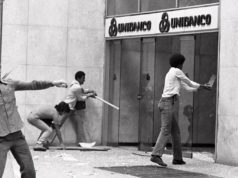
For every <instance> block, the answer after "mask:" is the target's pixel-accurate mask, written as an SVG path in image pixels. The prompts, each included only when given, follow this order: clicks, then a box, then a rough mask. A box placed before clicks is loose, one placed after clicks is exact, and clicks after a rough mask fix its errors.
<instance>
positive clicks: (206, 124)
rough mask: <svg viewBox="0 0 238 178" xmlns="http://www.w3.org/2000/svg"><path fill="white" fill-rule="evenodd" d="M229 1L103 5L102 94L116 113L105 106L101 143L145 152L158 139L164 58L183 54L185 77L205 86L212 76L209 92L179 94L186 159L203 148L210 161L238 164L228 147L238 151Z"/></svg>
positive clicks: (166, 66)
mask: <svg viewBox="0 0 238 178" xmlns="http://www.w3.org/2000/svg"><path fill="white" fill-rule="evenodd" d="M232 3H236V2H235V1H229V2H227V1H224V2H223V1H218V0H207V1H184V0H174V1H153V0H149V1H145V0H134V1H133V3H132V2H125V1H116V0H115V1H109V0H108V1H107V6H106V7H107V11H106V17H105V40H106V54H105V56H106V58H105V78H104V96H105V98H107V99H108V100H109V101H111V102H112V103H113V104H115V105H117V106H119V107H120V110H119V111H118V110H115V109H113V108H110V107H104V120H103V129H102V131H103V132H102V143H103V144H108V145H138V148H139V149H140V150H151V148H152V146H153V145H154V143H155V142H156V139H157V136H158V134H159V128H160V112H159V109H158V106H157V105H158V102H159V100H160V97H161V94H162V89H163V84H164V77H165V74H166V73H167V71H168V69H169V62H168V59H169V57H170V56H171V55H172V54H174V53H182V54H183V55H184V56H185V57H186V61H185V64H184V68H183V71H184V72H185V73H186V75H187V76H188V77H189V78H190V79H192V80H194V81H197V82H198V83H206V82H208V81H209V80H210V78H211V76H212V75H215V76H216V82H215V83H214V86H213V89H212V91H198V92H196V93H187V92H182V93H181V97H180V113H179V117H180V128H181V140H182V145H183V148H184V155H187V156H188V157H192V152H193V150H195V149H197V148H199V149H202V150H204V151H205V150H206V149H207V148H209V149H210V150H214V151H213V154H214V157H215V161H216V162H219V163H226V164H231V165H238V162H237V160H238V159H237V158H238V156H237V154H235V153H237V151H236V150H235V149H233V148H236V146H237V145H238V141H236V139H235V138H236V136H237V134H238V132H237V131H238V121H236V120H237V119H236V114H235V111H236V109H235V108H233V107H234V106H233V104H235V101H237V102H238V100H237V99H236V97H235V96H233V94H234V93H231V92H230V91H233V90H235V89H234V86H237V85H235V84H236V81H235V77H234V76H235V74H236V71H237V69H236V64H237V63H236V62H234V61H236V59H235V58H234V56H236V54H235V51H231V50H232V49H234V47H232V46H233V45H235V46H236V45H237V44H236V43H235V42H234V43H235V44H233V42H232V40H233V37H232V34H233V35H234V34H235V25H234V24H233V21H235V19H236V18H237V17H236V14H237V13H236V12H235V9H232V10H234V11H232V10H231V11H230V10H229V11H228V6H231V4H232ZM224 14H226V15H224ZM228 16H229V17H228ZM226 23H232V26H231V28H229V26H223V25H225V24H226ZM228 31H229V33H228ZM227 43H229V44H230V46H231V48H232V49H230V48H228V46H226V44H227ZM226 55H227V57H224V56H226ZM230 55H232V58H233V60H232V61H233V62H232V61H231V59H228V58H229V56H230ZM234 82H235V83H234ZM232 83H233V84H234V86H233V84H232ZM231 88H233V89H231ZM234 92H235V91H234ZM230 95H231V96H230ZM232 103H233V104H232ZM230 127H231V128H230ZM168 146H169V145H168ZM231 155H232V156H231Z"/></svg>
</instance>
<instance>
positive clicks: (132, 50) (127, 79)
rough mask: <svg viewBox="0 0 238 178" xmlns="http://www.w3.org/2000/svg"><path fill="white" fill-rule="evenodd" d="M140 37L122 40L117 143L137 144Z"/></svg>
mask: <svg viewBox="0 0 238 178" xmlns="http://www.w3.org/2000/svg"><path fill="white" fill-rule="evenodd" d="M140 50H141V49H140V39H128V40H122V49H121V81H120V116H119V117H120V119H119V144H127V145H129V144H138V122H139V101H138V94H139V86H140Z"/></svg>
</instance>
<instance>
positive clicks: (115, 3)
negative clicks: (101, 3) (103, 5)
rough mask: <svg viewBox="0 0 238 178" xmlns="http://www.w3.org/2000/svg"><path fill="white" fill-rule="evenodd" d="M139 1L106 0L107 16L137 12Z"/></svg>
mask: <svg viewBox="0 0 238 178" xmlns="http://www.w3.org/2000/svg"><path fill="white" fill-rule="evenodd" d="M138 1H139V0H107V15H120V14H129V13H136V12H138Z"/></svg>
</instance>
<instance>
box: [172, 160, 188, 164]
mask: <svg viewBox="0 0 238 178" xmlns="http://www.w3.org/2000/svg"><path fill="white" fill-rule="evenodd" d="M172 163H173V164H180V165H181V164H186V162H185V161H184V160H182V159H181V160H178V159H173V162H172Z"/></svg>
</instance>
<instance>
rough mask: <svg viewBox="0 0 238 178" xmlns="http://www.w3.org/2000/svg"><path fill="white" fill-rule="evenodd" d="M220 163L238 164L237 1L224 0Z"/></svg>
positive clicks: (221, 27)
mask: <svg viewBox="0 0 238 178" xmlns="http://www.w3.org/2000/svg"><path fill="white" fill-rule="evenodd" d="M220 4H221V9H220V23H221V24H220V71H219V97H218V129H217V131H218V132H217V145H216V147H217V149H216V156H217V162H219V163H225V164H231V165H238V150H237V147H238V109H237V107H238V106H237V104H238V97H237V96H238V90H237V87H238V79H237V76H238V53H237V49H238V42H237V39H238V13H237V6H238V1H237V0H221V1H220Z"/></svg>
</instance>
